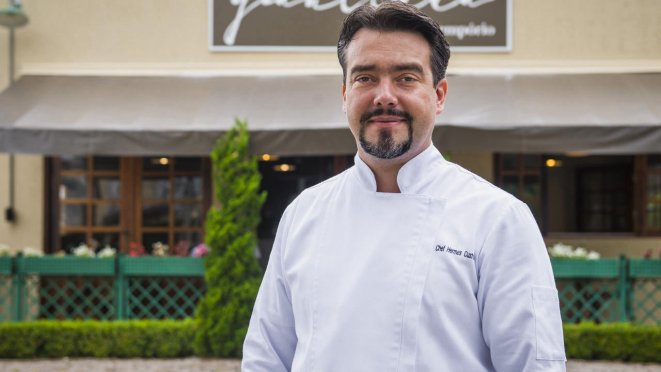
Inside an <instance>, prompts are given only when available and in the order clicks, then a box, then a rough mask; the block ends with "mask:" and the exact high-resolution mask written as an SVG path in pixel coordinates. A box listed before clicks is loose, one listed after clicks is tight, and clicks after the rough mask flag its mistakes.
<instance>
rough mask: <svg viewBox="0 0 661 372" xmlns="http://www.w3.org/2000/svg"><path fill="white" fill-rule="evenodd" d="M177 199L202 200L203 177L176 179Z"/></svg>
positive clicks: (175, 194) (175, 191)
mask: <svg viewBox="0 0 661 372" xmlns="http://www.w3.org/2000/svg"><path fill="white" fill-rule="evenodd" d="M174 198H175V199H200V198H202V177H199V176H182V177H175V178H174Z"/></svg>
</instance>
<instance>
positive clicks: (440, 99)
mask: <svg viewBox="0 0 661 372" xmlns="http://www.w3.org/2000/svg"><path fill="white" fill-rule="evenodd" d="M447 94H448V81H447V80H445V79H441V81H439V82H438V84H437V85H436V115H438V114H440V113H441V112H443V108H444V107H445V96H446V95H447Z"/></svg>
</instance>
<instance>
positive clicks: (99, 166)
mask: <svg viewBox="0 0 661 372" xmlns="http://www.w3.org/2000/svg"><path fill="white" fill-rule="evenodd" d="M94 170H99V171H118V170H119V158H118V157H117V156H95V157H94Z"/></svg>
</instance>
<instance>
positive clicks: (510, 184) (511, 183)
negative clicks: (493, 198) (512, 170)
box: [503, 176, 519, 198]
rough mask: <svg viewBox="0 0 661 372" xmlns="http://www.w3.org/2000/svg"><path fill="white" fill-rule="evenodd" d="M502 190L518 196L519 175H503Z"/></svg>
mask: <svg viewBox="0 0 661 372" xmlns="http://www.w3.org/2000/svg"><path fill="white" fill-rule="evenodd" d="M503 190H505V191H507V192H509V193H510V194H512V195H514V196H516V197H517V198H518V197H519V176H504V177H503Z"/></svg>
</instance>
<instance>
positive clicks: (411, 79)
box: [403, 76, 415, 83]
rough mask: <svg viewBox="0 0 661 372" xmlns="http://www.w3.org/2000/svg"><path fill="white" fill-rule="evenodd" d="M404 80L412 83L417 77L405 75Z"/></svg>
mask: <svg viewBox="0 0 661 372" xmlns="http://www.w3.org/2000/svg"><path fill="white" fill-rule="evenodd" d="M403 80H404V81H405V82H407V83H412V82H414V81H415V78H414V77H411V76H405V77H404V78H403Z"/></svg>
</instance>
